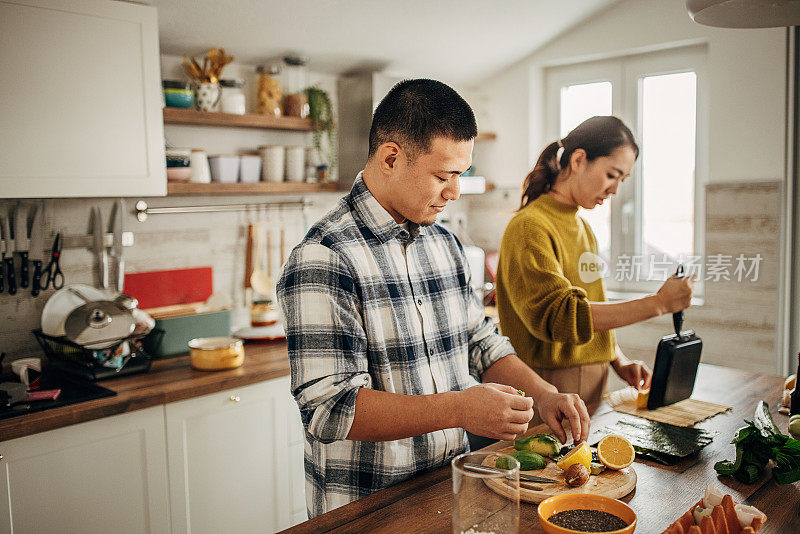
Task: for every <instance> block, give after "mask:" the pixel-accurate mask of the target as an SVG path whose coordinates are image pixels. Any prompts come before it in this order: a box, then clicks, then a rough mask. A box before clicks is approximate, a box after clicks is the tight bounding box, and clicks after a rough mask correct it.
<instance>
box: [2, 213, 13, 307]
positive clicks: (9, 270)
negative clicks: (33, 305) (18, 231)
mask: <svg viewBox="0 0 800 534" xmlns="http://www.w3.org/2000/svg"><path fill="white" fill-rule="evenodd" d="M9 217H10V216H9ZM9 217H2V221H1V222H2V224H3V235H4V236H5V239H6V252H7V253H8V255H7V256H6V255H4V256H3V262H4V263H5V266H6V278H7V279H8V294H9V295H16V294H17V279H16V277H15V275H14V254H13V252H14V236H13V234H12V233H11V221H10V218H9Z"/></svg>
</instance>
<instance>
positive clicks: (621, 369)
mask: <svg viewBox="0 0 800 534" xmlns="http://www.w3.org/2000/svg"><path fill="white" fill-rule="evenodd" d="M611 367H612V368H613V369H614V372H616V373H617V375H619V377H620V378H621V379H623V380H624V381H625V382H627V383H628V384H629V385H631V386H633V387H635V388H636V389H650V380H651V379H652V378H653V372H652V371H651V370H650V368H649V367H647V365H646V364H645V363H644V362H642V361H639V360H633V361H631V360H628V359H627V358H625V359H622V358H619V357H618V358H617V359H616V360H614V361H613V362H611Z"/></svg>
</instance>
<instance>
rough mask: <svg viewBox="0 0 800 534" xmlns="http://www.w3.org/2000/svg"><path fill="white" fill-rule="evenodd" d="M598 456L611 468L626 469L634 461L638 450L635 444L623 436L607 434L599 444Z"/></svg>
mask: <svg viewBox="0 0 800 534" xmlns="http://www.w3.org/2000/svg"><path fill="white" fill-rule="evenodd" d="M597 456H598V457H599V458H600V461H601V462H602V463H603V465H605V466H606V467H608V468H609V469H625V468H626V467H628V466H629V465H631V464H632V463H633V459H634V458H635V457H636V451H635V450H633V445H631V442H630V441H628V440H627V439H625V438H623V437H622V436H617V435H614V434H611V435H608V436H605V437H604V438H603V439H601V440H600V442H599V443H598V444H597Z"/></svg>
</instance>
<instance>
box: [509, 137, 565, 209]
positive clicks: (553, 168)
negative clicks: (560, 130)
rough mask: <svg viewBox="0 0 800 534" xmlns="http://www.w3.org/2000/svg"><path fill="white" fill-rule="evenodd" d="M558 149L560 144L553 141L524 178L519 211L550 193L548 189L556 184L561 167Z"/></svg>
mask: <svg viewBox="0 0 800 534" xmlns="http://www.w3.org/2000/svg"><path fill="white" fill-rule="evenodd" d="M560 148H561V146H560V142H559V141H554V142H552V143H550V144H549V145H547V147H546V148H545V149H544V150H543V151H542V153H541V154H540V155H539V160H538V161H537V162H536V165H535V166H534V167H533V170H532V171H531V172H530V173H528V176H526V177H525V182H524V183H523V184H522V201H521V202H520V205H519V209H522V208H524V207H525V206H527V205H528V204H530V203H531V202H533V201H534V200H536V199H537V198H539V197H540V196H542V195H544V194H545V193H547V192H548V191H550V188H551V187H553V184H554V183H556V178H557V177H558V173H559V171H560V170H561V165H560V163H559V161H558V155H559V154H558V150H559V149H560Z"/></svg>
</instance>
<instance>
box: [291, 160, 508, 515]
mask: <svg viewBox="0 0 800 534" xmlns="http://www.w3.org/2000/svg"><path fill="white" fill-rule="evenodd" d="M278 301H279V304H280V307H281V309H282V311H283V314H284V317H285V323H286V325H285V326H286V337H287V342H288V347H289V362H290V366H291V374H292V394H293V395H294V397H295V399H296V400H297V403H298V405H299V407H300V413H301V417H302V420H303V425H304V427H305V462H304V463H305V470H306V503H307V506H308V512H309V516H310V517H314V516H316V515H319V514H321V513H324V512H327V511H329V510H332V509H333V508H336V507H339V506H342V505H344V504H347V503H349V502H351V501H354V500H356V499H359V498H361V497H364V496H366V495H369V494H370V493H373V492H375V491H377V490H380V489H383V488H386V487H388V486H391V485H392V484H396V483H398V482H400V481H403V480H406V479H408V478H410V477H412V476H414V475H416V474H418V473H421V472H423V471H426V470H430V469H435V468H438V467H441V466H443V465H445V464H446V463H447V462H448V461H449V460H450V459H452V458H453V456H455V455H456V454H459V453H461V452H464V451H465V450H466V449H467V448H468V446H469V445H468V442H467V440H466V434H465V432H464V430H463V429H461V428H450V429H446V430H440V431H436V432H431V433H429V434H423V435H420V436H415V437H412V438H406V439H400V440H396V441H384V442H368V441H352V440H347V439H346V437H347V434H348V433H349V431H350V427H351V425H352V423H353V418H354V416H355V403H356V394H357V393H358V390H359V389H360V388H372V389H377V390H383V391H388V392H392V393H400V394H404V395H423V394H430V393H441V392H445V391H454V390H463V389H465V388H468V387H470V386H472V385H474V384H476V383H477V382H478V380H479V379H480V375H481V374H482V373H483V371H484V370H485V369H487V368H488V367H489V366H491V365H492V364H493V363H494V362H496V361H497V360H499V359H500V358H502V357H504V356H506V355H507V354H510V353H513V352H514V349H513V347H512V346H511V344H510V343H509V342H508V339H507V338H505V337H502V336H501V335H500V334H499V332H498V330H497V328H496V327H495V326H494V324H493V323H492V321H491V320H490V319H489V318H487V317H486V316H485V313H484V309H483V306H482V304H481V303H480V302H479V299H478V298H477V296H476V294H475V292H474V291H473V289H472V288H471V286H470V274H469V269H468V266H467V262H466V259H465V256H464V251H463V249H462V247H461V244H460V243H459V241H458V240H457V239H456V237H455V236H454V235H453V234H452V233H450V232H449V231H448V230H446V229H445V228H443V227H442V226H439V225H436V224H434V225H432V226H429V227H420V226H418V225H416V224H413V223H408V224H407V225H405V226H404V225H399V224H397V223H396V222H395V221H394V219H393V218H392V217H391V215H389V213H388V212H387V211H386V210H385V209H384V208H383V207H382V206H381V205H380V204H379V203H378V201H377V200H376V199H375V197H373V196H372V193H370V191H369V189H368V188H367V187H366V185H365V184H364V181H363V179H362V178H361V174H359V175H358V176H357V177H356V181H355V183H354V185H353V188H352V190H351V191H350V194H349V195H347V196H345V197H343V198H342V199H341V200H340V201H339V202H338V204H337V206H336V207H335V208H334V209H333V210H332V211H331V212H330V213H328V214H327V215H326V216H325V217H323V218H322V219H321V220H320V221H319V222H318V223H316V224H315V225H314V226H313V227H312V228H311V229H310V230H309V232H308V234H307V235H306V236H305V238H304V239H303V241H302V242H301V243H300V244H299V245H298V246H297V247H295V249H294V250H293V251H292V253H291V255H290V257H289V260H288V262H287V263H286V265H285V267H284V269H283V272H282V275H281V278H280V281H279V283H278Z"/></svg>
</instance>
